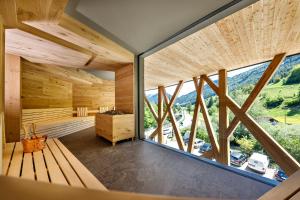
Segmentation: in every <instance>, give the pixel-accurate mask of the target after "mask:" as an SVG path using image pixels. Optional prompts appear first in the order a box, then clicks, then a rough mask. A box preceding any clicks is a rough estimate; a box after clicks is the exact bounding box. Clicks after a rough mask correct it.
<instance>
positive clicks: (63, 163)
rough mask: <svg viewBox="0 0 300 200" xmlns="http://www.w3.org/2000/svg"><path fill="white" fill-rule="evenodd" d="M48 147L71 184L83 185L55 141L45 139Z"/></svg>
mask: <svg viewBox="0 0 300 200" xmlns="http://www.w3.org/2000/svg"><path fill="white" fill-rule="evenodd" d="M47 144H48V147H49V149H50V150H51V152H52V154H53V156H54V157H55V159H56V160H57V163H58V165H59V166H60V168H61V170H62V172H63V173H64V175H65V177H66V179H67V180H68V182H69V184H70V185H71V186H77V187H84V186H83V184H82V182H81V181H80V179H79V178H78V176H77V174H76V173H75V172H74V170H73V169H72V167H71V166H70V164H69V163H68V161H67V160H66V158H65V157H64V155H63V154H62V152H61V151H60V150H59V148H58V147H57V145H56V144H55V142H54V141H53V140H51V139H49V140H48V141H47Z"/></svg>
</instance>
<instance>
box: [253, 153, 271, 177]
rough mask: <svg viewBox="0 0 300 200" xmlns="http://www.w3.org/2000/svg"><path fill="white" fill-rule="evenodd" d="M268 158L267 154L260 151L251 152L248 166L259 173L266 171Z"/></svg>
mask: <svg viewBox="0 0 300 200" xmlns="http://www.w3.org/2000/svg"><path fill="white" fill-rule="evenodd" d="M269 163H270V160H269V158H268V156H266V155H264V154H260V153H253V154H252V155H251V156H250V158H249V159H248V167H249V168H250V169H252V170H253V171H256V172H259V173H263V174H264V173H266V171H267V168H268V166H269Z"/></svg>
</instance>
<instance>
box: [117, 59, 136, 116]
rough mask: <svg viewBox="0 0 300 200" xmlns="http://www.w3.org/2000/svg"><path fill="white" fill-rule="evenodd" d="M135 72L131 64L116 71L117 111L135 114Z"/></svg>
mask: <svg viewBox="0 0 300 200" xmlns="http://www.w3.org/2000/svg"><path fill="white" fill-rule="evenodd" d="M133 87H134V70H133V65H132V64H129V65H127V66H125V67H122V68H120V69H118V70H116V101H115V102H116V109H117V110H122V111H123V112H126V113H134V88H133Z"/></svg>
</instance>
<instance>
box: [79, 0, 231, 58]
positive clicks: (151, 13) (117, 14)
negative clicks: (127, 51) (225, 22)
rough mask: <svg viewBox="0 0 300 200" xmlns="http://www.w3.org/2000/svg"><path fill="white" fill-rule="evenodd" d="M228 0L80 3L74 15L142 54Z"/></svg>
mask: <svg viewBox="0 0 300 200" xmlns="http://www.w3.org/2000/svg"><path fill="white" fill-rule="evenodd" d="M229 2H231V0H184V1H183V0H151V1H149V0H126V1H124V0H97V1H86V0H79V2H78V4H77V7H76V11H77V12H78V13H80V14H81V15H82V16H84V17H85V18H87V19H89V20H90V21H92V22H94V23H95V24H97V25H98V26H100V27H101V28H103V29H105V30H106V31H107V32H109V33H110V34H112V35H113V36H114V37H116V38H118V39H119V40H121V41H122V42H123V43H125V44H126V45H127V46H128V47H130V48H131V49H132V50H134V51H135V53H141V52H144V51H146V50H147V49H149V48H151V47H153V46H154V45H156V44H158V43H160V42H162V41H164V40H166V39H167V38H169V37H170V36H172V35H173V34H175V33H177V32H178V31H180V30H182V29H183V28H185V27H187V26H188V25H190V24H192V23H193V22H195V21H197V20H198V19H200V18H202V17H204V16H206V15H208V14H210V13H211V12H213V11H215V10H217V9H218V8H220V7H222V6H224V5H226V4H228V3H229Z"/></svg>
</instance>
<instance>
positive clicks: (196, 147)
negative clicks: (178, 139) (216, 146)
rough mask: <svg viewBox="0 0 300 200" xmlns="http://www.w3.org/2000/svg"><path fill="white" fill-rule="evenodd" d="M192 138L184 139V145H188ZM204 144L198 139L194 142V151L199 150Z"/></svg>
mask: <svg viewBox="0 0 300 200" xmlns="http://www.w3.org/2000/svg"><path fill="white" fill-rule="evenodd" d="M189 140H190V138H183V141H184V144H185V145H188V143H189ZM203 144H204V141H203V140H200V139H198V138H196V139H195V141H194V149H199V148H200V147H201V146H202V145H203Z"/></svg>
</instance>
